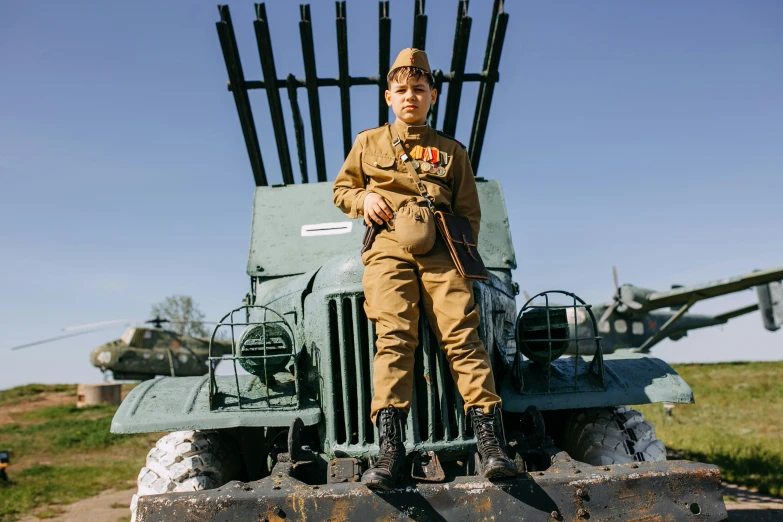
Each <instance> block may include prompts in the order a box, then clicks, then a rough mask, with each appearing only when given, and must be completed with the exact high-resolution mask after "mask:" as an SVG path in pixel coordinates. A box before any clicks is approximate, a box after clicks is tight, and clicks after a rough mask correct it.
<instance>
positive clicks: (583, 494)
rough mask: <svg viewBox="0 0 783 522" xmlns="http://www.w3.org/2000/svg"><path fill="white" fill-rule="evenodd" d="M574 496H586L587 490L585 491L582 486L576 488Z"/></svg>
mask: <svg viewBox="0 0 783 522" xmlns="http://www.w3.org/2000/svg"><path fill="white" fill-rule="evenodd" d="M576 496H577V497H582V498H585V497H586V496H587V491H585V490H584V489H582V488H579V489H577V490H576Z"/></svg>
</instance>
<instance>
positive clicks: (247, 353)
mask: <svg viewBox="0 0 783 522" xmlns="http://www.w3.org/2000/svg"><path fill="white" fill-rule="evenodd" d="M293 354H294V343H293V340H292V339H291V336H290V335H289V333H288V331H287V330H286V329H285V328H284V327H283V326H282V325H280V324H276V323H262V324H256V325H252V326H250V327H249V328H247V329H246V330H245V331H244V332H243V333H242V336H241V337H240V338H239V354H238V355H239V357H238V359H239V364H240V365H241V366H242V368H244V369H245V370H247V371H248V372H249V373H252V374H253V375H255V376H257V377H260V378H261V379H263V380H264V381H266V380H267V378H269V377H271V376H272V375H274V374H275V373H277V372H280V371H283V370H284V369H285V368H286V366H288V364H289V363H290V362H291V360H292V358H293Z"/></svg>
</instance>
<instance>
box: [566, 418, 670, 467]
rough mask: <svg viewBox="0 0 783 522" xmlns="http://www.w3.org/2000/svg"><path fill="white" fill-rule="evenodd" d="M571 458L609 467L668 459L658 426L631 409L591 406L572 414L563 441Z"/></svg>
mask: <svg viewBox="0 0 783 522" xmlns="http://www.w3.org/2000/svg"><path fill="white" fill-rule="evenodd" d="M561 445H562V447H563V449H564V450H565V451H566V452H568V454H569V455H570V456H571V458H573V459H575V460H578V461H580V462H584V463H587V464H591V465H593V466H606V465H609V464H624V463H629V462H658V461H664V460H666V447H665V446H664V445H663V442H661V441H660V440H658V437H656V435H655V427H654V426H653V425H652V424H650V423H649V422H648V421H647V420H646V419H645V418H644V415H642V414H641V413H640V412H638V411H636V410H634V409H631V408H624V407H619V408H591V409H587V410H580V411H577V412H575V413H573V414H572V415H571V417H570V418H569V419H568V421H567V422H566V425H565V430H564V432H563V438H562V440H561Z"/></svg>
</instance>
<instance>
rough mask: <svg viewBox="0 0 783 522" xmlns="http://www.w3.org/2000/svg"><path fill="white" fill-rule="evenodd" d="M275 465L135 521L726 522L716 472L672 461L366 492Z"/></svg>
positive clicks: (143, 504)
mask: <svg viewBox="0 0 783 522" xmlns="http://www.w3.org/2000/svg"><path fill="white" fill-rule="evenodd" d="M294 465H295V464H292V463H290V462H282V463H278V464H277V465H275V467H274V469H273V470H272V475H271V476H270V477H267V478H264V479H262V480H259V481H257V482H249V483H243V482H229V483H228V484H226V485H224V486H222V487H220V488H218V489H210V490H206V491H194V492H186V493H168V494H163V495H145V496H142V497H139V504H138V511H137V519H136V520H138V521H139V522H157V521H167V520H182V521H215V520H283V519H285V520H440V521H446V520H551V521H569V522H580V521H584V520H588V519H590V520H613V521H616V522H639V521H642V520H644V521H653V520H699V521H705V522H706V521H710V522H715V521H720V520H726V517H727V513H726V507H725V505H724V504H723V498H722V495H721V491H722V489H721V485H720V472H719V471H718V468H717V466H712V465H706V464H699V463H695V462H689V461H683V460H673V461H668V462H639V463H631V464H615V465H612V466H601V467H598V466H589V465H586V464H582V463H580V462H576V461H572V460H570V459H569V460H568V461H565V462H562V463H560V464H558V465H556V466H555V467H552V468H550V469H548V470H547V471H545V472H544V471H541V472H533V473H529V474H528V473H524V474H522V475H520V476H518V477H517V478H515V479H511V480H500V481H492V482H490V481H488V480H486V479H483V478H480V477H472V476H470V477H458V478H456V479H453V480H452V481H450V482H445V483H439V484H424V483H418V484H417V483H413V482H410V481H409V482H408V483H405V484H402V485H401V487H398V488H397V489H394V490H391V491H386V492H381V491H372V490H370V489H368V488H367V487H365V486H363V485H362V484H358V483H350V482H349V483H340V484H320V485H311V484H306V483H305V482H302V481H300V480H297V479H296V478H294V477H295V476H296V475H299V474H305V473H307V470H308V469H310V468H312V467H314V466H315V465H314V464H304V465H303V464H301V463H297V464H296V466H297V467H296V468H295V469H294Z"/></svg>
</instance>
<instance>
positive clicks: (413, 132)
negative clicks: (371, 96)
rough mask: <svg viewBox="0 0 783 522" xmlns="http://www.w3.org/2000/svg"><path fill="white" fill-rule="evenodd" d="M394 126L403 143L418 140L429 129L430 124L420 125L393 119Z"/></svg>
mask: <svg viewBox="0 0 783 522" xmlns="http://www.w3.org/2000/svg"><path fill="white" fill-rule="evenodd" d="M394 126H395V127H396V129H397V132H398V133H399V135H400V138H401V139H402V141H404V142H405V143H408V142H416V141H420V140H421V139H422V138H423V137H424V136H426V135H427V133H428V132H429V130H430V126H429V125H427V124H426V123H425V124H422V125H408V124H407V123H405V122H404V121H402V120H400V119H397V120H395V122H394Z"/></svg>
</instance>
